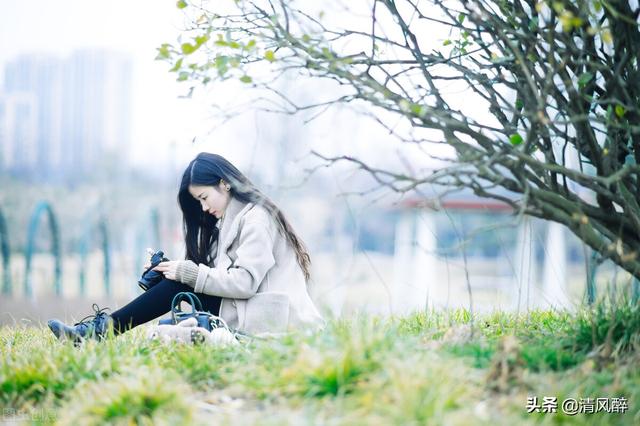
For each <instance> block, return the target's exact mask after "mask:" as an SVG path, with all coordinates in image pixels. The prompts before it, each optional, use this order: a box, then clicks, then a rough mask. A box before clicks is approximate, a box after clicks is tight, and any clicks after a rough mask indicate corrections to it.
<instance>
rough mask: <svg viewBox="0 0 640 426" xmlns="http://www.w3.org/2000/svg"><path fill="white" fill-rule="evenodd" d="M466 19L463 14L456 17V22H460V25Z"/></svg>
mask: <svg viewBox="0 0 640 426" xmlns="http://www.w3.org/2000/svg"><path fill="white" fill-rule="evenodd" d="M466 17H467V15H465V14H464V13H461V14H459V15H458V22H460V23H461V24H462V23H463V22H464V19H465V18H466Z"/></svg>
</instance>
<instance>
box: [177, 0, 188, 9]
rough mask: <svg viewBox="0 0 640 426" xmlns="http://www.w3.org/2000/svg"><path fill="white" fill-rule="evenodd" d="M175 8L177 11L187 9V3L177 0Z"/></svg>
mask: <svg viewBox="0 0 640 426" xmlns="http://www.w3.org/2000/svg"><path fill="white" fill-rule="evenodd" d="M176 7H177V8H178V9H184V8H185V7H187V2H186V1H184V0H179V1H177V2H176Z"/></svg>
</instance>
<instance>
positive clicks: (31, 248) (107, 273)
mask: <svg viewBox="0 0 640 426" xmlns="http://www.w3.org/2000/svg"><path fill="white" fill-rule="evenodd" d="M92 212H93V210H90V211H88V212H87V214H85V216H84V218H83V220H82V230H81V236H80V241H79V244H78V253H79V258H80V262H79V289H78V290H79V295H80V296H81V297H84V296H86V293H87V275H88V274H87V269H88V266H89V262H88V257H89V252H90V249H91V246H92V244H93V243H94V242H95V241H96V239H97V241H98V244H99V247H100V249H101V251H102V259H103V260H102V263H103V285H104V291H105V295H107V296H111V295H112V287H111V272H112V268H111V239H110V235H109V227H108V222H107V220H106V218H105V217H104V216H99V217H98V218H95V217H94V216H93V215H92V214H91V213H92ZM43 216H44V217H45V218H46V221H47V225H48V228H49V231H50V232H49V233H50V235H51V244H50V247H51V250H50V251H51V254H52V255H53V259H54V265H53V269H54V274H53V277H54V282H53V286H54V293H55V295H56V296H61V295H62V294H63V280H62V276H63V270H62V243H61V231H60V226H59V222H58V218H57V216H56V213H55V211H54V209H53V207H52V205H51V204H50V203H49V202H47V201H40V202H38V203H37V204H36V207H35V208H34V210H33V212H32V214H31V217H30V219H29V223H28V229H27V242H26V247H25V250H24V258H25V272H24V295H25V296H26V297H27V298H34V297H35V291H34V279H33V269H34V268H33V264H34V262H33V259H34V255H35V253H36V249H37V247H36V243H37V241H38V236H39V235H40V234H41V222H42V221H43V220H42V217H43ZM8 231H9V227H8V225H7V219H6V216H5V215H4V213H3V211H2V209H0V255H1V256H2V275H1V277H2V284H1V288H2V294H3V295H5V296H11V295H13V294H14V289H13V283H12V280H11V249H10V238H9V232H8ZM135 234H136V238H135V249H136V254H135V256H134V258H135V261H136V264H142V263H144V259H142V251H143V248H142V247H141V246H142V245H143V244H144V242H145V241H146V242H150V243H152V244H153V245H154V247H156V248H159V244H160V214H159V211H158V209H157V208H151V209H150V210H149V211H148V212H147V213H146V214H145V216H144V217H143V218H142V220H141V221H139V224H138V227H137V230H136V232H135ZM135 288H136V289H138V287H137V286H135Z"/></svg>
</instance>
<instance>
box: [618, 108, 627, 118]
mask: <svg viewBox="0 0 640 426" xmlns="http://www.w3.org/2000/svg"><path fill="white" fill-rule="evenodd" d="M615 111H616V115H617V116H618V118H622V117H624V114H625V113H626V112H627V110H626V109H624V107H623V106H622V105H616V108H615Z"/></svg>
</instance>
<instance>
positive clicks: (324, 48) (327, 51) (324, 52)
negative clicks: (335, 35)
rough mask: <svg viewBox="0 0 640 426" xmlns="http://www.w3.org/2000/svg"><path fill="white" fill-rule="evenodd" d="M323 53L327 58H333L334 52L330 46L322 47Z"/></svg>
mask: <svg viewBox="0 0 640 426" xmlns="http://www.w3.org/2000/svg"><path fill="white" fill-rule="evenodd" d="M322 55H324V57H325V58H327V59H333V54H332V53H331V50H329V48H328V47H323V48H322Z"/></svg>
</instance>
